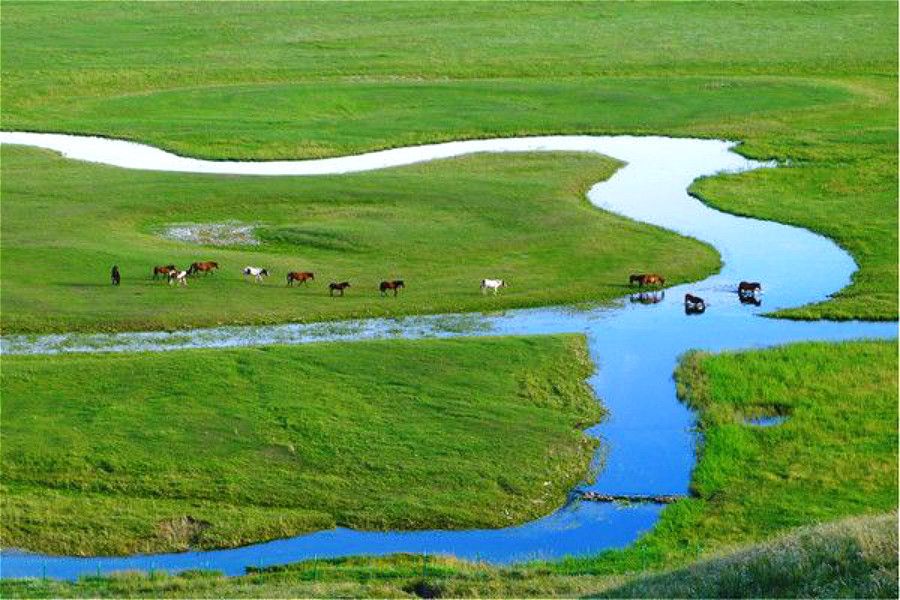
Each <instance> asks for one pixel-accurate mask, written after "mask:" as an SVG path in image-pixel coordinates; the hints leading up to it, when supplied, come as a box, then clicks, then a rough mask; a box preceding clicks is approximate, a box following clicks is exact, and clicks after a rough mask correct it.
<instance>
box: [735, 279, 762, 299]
mask: <svg viewBox="0 0 900 600" xmlns="http://www.w3.org/2000/svg"><path fill="white" fill-rule="evenodd" d="M757 293H762V285H761V284H760V283H759V282H758V281H742V282H740V283H739V284H738V295H739V296H755V295H756V294H757Z"/></svg>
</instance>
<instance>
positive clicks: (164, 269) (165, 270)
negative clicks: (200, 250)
mask: <svg viewBox="0 0 900 600" xmlns="http://www.w3.org/2000/svg"><path fill="white" fill-rule="evenodd" d="M177 270H178V267H176V266H175V265H163V266H156V267H153V279H159V276H160V275H162V276H163V277H168V276H169V273H171V272H172V271H177Z"/></svg>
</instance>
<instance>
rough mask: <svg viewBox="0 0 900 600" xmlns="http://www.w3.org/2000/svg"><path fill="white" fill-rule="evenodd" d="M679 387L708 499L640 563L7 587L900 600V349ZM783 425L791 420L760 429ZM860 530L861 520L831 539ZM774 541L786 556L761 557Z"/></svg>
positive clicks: (371, 562) (624, 554)
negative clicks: (697, 443)
mask: <svg viewBox="0 0 900 600" xmlns="http://www.w3.org/2000/svg"><path fill="white" fill-rule="evenodd" d="M466 343H468V342H466ZM677 377H678V384H679V389H680V390H681V393H682V395H683V397H684V399H685V401H686V402H688V403H689V404H690V405H691V406H692V407H694V408H695V409H696V410H697V411H698V413H699V419H700V427H701V429H702V432H703V439H704V440H705V442H704V444H703V446H702V448H701V452H700V460H699V463H698V465H697V468H696V469H695V472H694V476H693V481H692V492H693V495H692V497H691V498H689V499H687V500H682V501H679V502H678V503H676V504H674V505H672V506H671V507H669V508H667V509H666V510H665V511H664V512H663V515H662V519H661V521H660V522H659V523H658V524H657V526H656V527H655V528H654V529H653V530H652V531H651V532H650V533H648V534H647V535H646V536H644V537H643V538H642V539H641V540H639V541H638V542H637V543H636V544H635V545H633V546H631V547H629V548H627V549H625V550H616V551H609V552H605V553H602V554H600V555H598V556H595V557H587V558H578V559H569V560H563V561H558V562H550V563H533V564H529V565H523V566H518V567H511V568H495V567H490V566H486V565H477V564H472V563H466V562H461V561H457V560H453V559H446V560H445V559H436V558H431V559H429V561H428V562H427V563H425V573H426V576H425V578H424V580H423V578H422V572H423V559H422V558H421V557H409V556H398V557H388V558H382V559H370V558H349V559H341V560H334V561H319V562H318V563H313V562H311V561H310V562H304V563H299V564H296V565H289V566H285V567H278V568H273V569H268V570H264V571H262V572H260V573H256V574H250V575H248V576H245V577H238V578H231V579H226V578H222V577H219V576H217V575H212V574H201V573H195V574H187V575H181V576H176V577H168V576H164V575H160V574H157V575H151V576H146V575H141V576H125V577H121V578H88V579H84V580H82V581H81V582H79V583H77V584H74V585H73V584H60V583H52V582H51V583H48V582H32V583H27V584H26V583H24V582H2V584H0V585H2V586H3V587H2V589H3V590H15V593H16V595H19V594H22V595H36V596H41V595H43V596H60V595H79V596H100V595H108V596H117V595H128V596H138V595H144V596H203V595H207V594H210V593H215V594H219V595H227V596H246V595H250V596H264V597H275V596H279V597H284V596H295V597H296V596H337V595H347V596H401V595H415V593H416V590H417V589H418V590H419V592H420V593H421V592H422V591H423V590H425V589H431V590H432V591H434V590H437V591H438V592H440V593H441V594H442V595H444V596H447V597H458V596H500V597H509V596H573V595H579V596H590V595H608V596H611V597H617V596H632V595H634V596H642V595H643V596H660V595H670V594H673V595H677V596H691V597H710V596H722V597H730V596H776V597H777V596H793V595H800V596H826V597H831V596H847V597H861V596H879V597H895V596H896V592H897V589H896V581H897V576H896V573H897V549H896V545H897V516H896V512H893V511H895V510H896V507H897V495H896V490H897V471H896V464H897V437H896V427H897V417H898V408H897V401H896V389H897V344H896V342H851V343H843V344H823V343H807V344H797V345H791V346H786V347H781V348H775V349H770V350H764V351H754V352H741V353H734V354H721V355H705V354H691V355H688V356H687V357H686V358H685V359H684V361H683V362H682V364H681V366H680V368H679V370H678V373H677ZM776 411H777V412H780V413H781V414H786V415H788V420H787V421H786V422H785V423H783V424H781V425H778V426H775V427H770V428H760V427H755V426H750V425H746V424H744V419H745V418H747V417H755V416H760V415H764V414H771V413H773V412H776ZM878 515H883V516H878ZM848 516H854V517H857V518H855V519H852V520H850V521H846V522H843V523H839V524H835V525H826V526H822V525H818V526H816V524H818V523H823V522H826V523H828V522H831V521H835V520H838V519H842V518H845V517H848ZM798 527H800V528H803V527H813V528H812V529H801V530H799V531H798V530H797V529H796V528H798ZM781 536H787V537H781ZM765 540H774V541H772V542H771V543H766V544H763V545H761V546H755V547H753V546H751V547H749V548H748V547H746V545H747V544H748V543H753V542H764V541H765ZM672 569H674V571H672V572H668V571H669V570H672ZM423 582H424V583H425V584H427V585H428V586H429V588H423V587H421V584H422V583H423ZM665 590H671V591H670V592H666V591H665ZM676 590H677V593H676V592H675V591H676Z"/></svg>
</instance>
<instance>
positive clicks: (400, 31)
mask: <svg viewBox="0 0 900 600" xmlns="http://www.w3.org/2000/svg"><path fill="white" fill-rule="evenodd" d="M3 12H4V14H3V17H4V18H3V26H2V33H3V45H2V77H3V82H4V90H3V92H4V93H3V113H2V114H3V128H4V129H30V130H44V131H70V132H76V133H98V134H106V135H113V136H121V137H127V138H133V139H137V140H141V141H147V142H151V143H154V144H157V145H160V146H163V147H166V148H169V149H172V150H175V151H177V152H181V153H186V154H192V155H203V156H210V157H234V158H273V157H279V158H288V157H306V156H326V155H334V154H343V153H348V152H356V151H360V150H364V149H374V148H382V147H387V146H396V145H406V144H411V143H421V142H430V141H438V140H450V139H459V138H465V137H484V136H496V135H522V134H545V133H658V134H670V135H693V136H703V137H707V136H715V137H724V138H729V139H735V140H741V141H743V142H744V145H743V146H742V149H741V151H742V152H743V153H745V154H747V155H749V156H753V157H761V158H777V159H780V160H783V161H787V160H790V161H791V162H790V167H789V168H783V169H779V170H776V171H771V172H757V173H751V174H746V175H742V176H739V177H724V178H716V179H713V180H711V181H708V182H704V183H703V184H701V185H699V186H698V188H697V190H698V192H699V193H700V194H702V196H703V197H704V198H705V199H706V200H707V201H709V202H711V203H713V204H715V205H716V206H718V207H721V208H723V209H725V210H732V211H736V212H746V213H750V214H753V215H758V216H764V217H766V218H773V219H778V220H782V221H789V222H792V223H796V224H799V225H803V226H807V227H810V228H813V229H815V230H817V231H820V232H823V233H825V234H827V235H829V236H832V237H834V238H835V239H836V240H837V241H838V242H839V243H841V244H842V245H843V246H845V247H846V248H847V249H848V250H849V251H851V252H852V253H853V255H854V257H855V258H856V259H857V261H858V262H859V264H860V267H861V269H860V271H859V273H858V274H857V277H856V279H855V282H854V285H852V286H850V287H849V288H848V289H847V290H845V292H844V293H842V294H840V295H839V296H838V297H837V298H836V299H834V300H831V301H829V302H827V303H825V304H822V305H818V306H815V307H811V308H805V309H800V310H796V311H790V312H788V313H786V314H787V315H789V316H793V317H799V318H816V317H827V318H837V319H843V318H849V317H862V318H873V319H883V318H896V316H897V302H896V298H897V277H896V268H895V265H896V260H895V259H896V255H897V226H898V221H897V206H896V188H897V166H898V165H897V135H896V132H897V111H896V105H897V91H896V90H897V43H896V42H897V39H896V30H897V6H896V3H892V2H850V3H841V2H827V3H826V2H823V3H755V4H754V3H750V4H744V3H740V4H738V3H734V4H720V3H716V4H711V3H710V4H702V3H661V4H652V5H651V4H624V3H623V4H613V3H602V4H599V3H587V4H572V3H567V4H565V5H556V4H551V3H529V4H527V5H523V6H519V7H517V9H516V10H515V11H510V10H508V7H506V6H501V5H497V4H489V3H479V4H472V3H467V4H458V3H427V4H426V3H403V4H389V3H370V4H364V5H360V4H346V5H335V4H332V3H328V4H304V5H298V4H277V3H266V4H250V3H228V4H217V5H212V4H198V5H193V6H184V5H173V4H149V5H147V4H140V5H138V4H126V3H121V4H115V5H98V4H90V3H85V4H72V3H42V4H40V5H33V4H25V3H16V2H7V3H4V11H3ZM51 30H52V31H53V35H52V36H50V35H47V32H48V31H51ZM701 40H702V43H701ZM651 41H652V42H653V43H651ZM4 175H6V174H5V172H4ZM4 201H5V198H4ZM6 237H7V236H6V232H5V231H4V238H6ZM8 248H9V245H8V242H7V241H6V240H4V248H3V249H4V253H5V252H6V251H7V249H8ZM440 251H442V252H447V249H446V248H441V249H440ZM454 252H455V251H454ZM574 260H577V257H576V258H575V259H574ZM4 271H5V275H6V276H7V277H8V276H9V275H8V274H9V273H10V269H8V268H4ZM479 277H481V275H480V276H479ZM5 283H6V281H4V284H5ZM602 295H603V294H601V296H602ZM551 297H552V300H553V301H569V300H571V299H570V298H564V297H562V296H561V295H553V294H551ZM463 308H464V307H463ZM8 309H9V307H8V306H5V307H4V312H7V311H8ZM275 318H284V316H283V315H278V316H276V317H275ZM34 326H36V327H37V326H38V325H34Z"/></svg>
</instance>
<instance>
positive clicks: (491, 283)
mask: <svg viewBox="0 0 900 600" xmlns="http://www.w3.org/2000/svg"><path fill="white" fill-rule="evenodd" d="M505 287H506V281H504V280H503V279H482V280H481V293H482V294H484V293H485V292H487V291H488V290H492V291H493V292H494V295H495V296H496V295H497V290H499V289H500V288H505Z"/></svg>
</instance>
